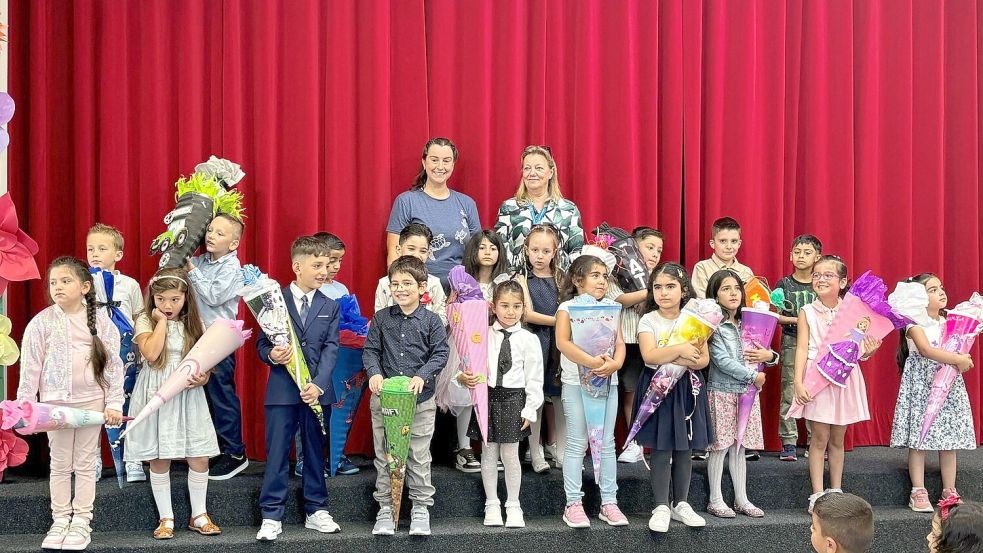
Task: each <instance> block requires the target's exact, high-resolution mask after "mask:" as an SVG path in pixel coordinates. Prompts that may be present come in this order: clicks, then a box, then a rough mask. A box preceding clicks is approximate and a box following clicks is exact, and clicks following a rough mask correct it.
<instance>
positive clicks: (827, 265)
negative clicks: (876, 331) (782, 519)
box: [795, 255, 880, 513]
mask: <svg viewBox="0 0 983 553" xmlns="http://www.w3.org/2000/svg"><path fill="white" fill-rule="evenodd" d="M812 288H813V290H814V291H815V292H816V300H815V301H813V302H812V303H811V304H809V305H807V306H805V307H803V308H802V309H801V310H800V311H799V320H798V342H797V343H796V351H795V401H796V403H798V404H800V405H802V406H803V409H802V417H804V418H805V419H806V420H808V421H811V423H812V442H811V444H810V446H809V479H810V480H811V482H812V492H813V493H812V495H810V496H809V512H810V513H812V506H813V505H814V504H815V503H816V500H817V499H819V498H820V497H822V496H823V495H824V494H825V493H828V492H832V491H842V490H841V486H842V485H843V457H844V451H843V440H844V437H845V436H846V429H847V426H849V425H851V424H853V423H856V422H860V421H865V420H868V419H870V411H869V409H868V407H867V387H866V384H865V383H864V376H863V373H862V372H861V371H860V370H850V371H843V372H847V373H848V374H846V375H845V378H844V379H843V380H842V383H841V384H842V385H839V384H838V385H834V386H827V387H825V388H823V389H822V390H821V391H820V392H818V393H817V394H816V395H815V397H813V396H810V395H809V392H808V391H807V390H806V387H805V384H804V383H803V382H804V376H805V372H806V367H808V366H809V365H810V364H812V363H813V362H814V361H815V359H816V357H817V356H818V354H819V346H820V344H822V342H823V340H824V338H825V337H826V331H827V330H828V329H829V327H830V325H831V324H833V318H834V317H835V316H836V311H837V309H838V308H839V306H840V300H841V299H842V297H843V296H844V295H845V294H846V291H847V267H846V264H845V263H844V262H843V260H842V259H840V258H839V257H836V256H833V255H826V256H823V257H821V258H820V259H819V261H818V262H817V263H816V265H815V267H814V268H813V273H812ZM853 338H854V337H853V336H843V337H842V339H841V340H836V342H837V343H840V342H844V341H845V342H846V343H848V344H856V343H857V342H856V341H854V339H853ZM858 341H859V346H860V349H861V351H860V352H858V353H859V355H858V356H856V357H855V358H854V357H853V355H852V354H851V355H850V356H847V363H852V362H853V360H854V359H856V361H864V360H866V359H867V358H868V357H870V356H871V355H873V353H874V352H875V351H876V350H877V348H878V347H880V340H877V339H875V338H873V337H871V336H866V335H865V336H863V338H861V339H859V340H858ZM828 353H830V352H829V351H827V352H823V354H824V355H825V354H828ZM834 372H835V371H834ZM827 454H828V455H829V488H824V482H823V476H824V464H825V463H824V461H823V458H824V456H825V455H827Z"/></svg>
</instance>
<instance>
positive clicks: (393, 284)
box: [389, 255, 427, 310]
mask: <svg viewBox="0 0 983 553" xmlns="http://www.w3.org/2000/svg"><path fill="white" fill-rule="evenodd" d="M389 291H390V292H391V293H392V297H393V302H394V303H395V304H396V305H398V306H400V307H401V308H403V309H404V310H413V309H416V307H417V306H418V305H419V304H420V298H422V297H423V294H424V293H425V292H426V291H427V266H426V265H424V264H423V261H421V260H420V258H418V257H415V256H412V255H404V256H401V257H397V258H396V261H393V262H392V265H390V266H389Z"/></svg>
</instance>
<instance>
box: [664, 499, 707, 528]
mask: <svg viewBox="0 0 983 553" xmlns="http://www.w3.org/2000/svg"><path fill="white" fill-rule="evenodd" d="M670 511H672V519H673V520H678V521H679V522H682V523H683V524H685V525H686V526H689V527H690V528H699V527H701V526H706V525H707V521H706V519H705V518H703V517H701V516H700V515H698V514H696V511H694V510H693V508H692V507H690V506H689V503H686V502H685V501H680V502H679V503H677V504H676V506H675V507H673V508H672V509H670Z"/></svg>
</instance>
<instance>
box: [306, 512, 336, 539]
mask: <svg viewBox="0 0 983 553" xmlns="http://www.w3.org/2000/svg"><path fill="white" fill-rule="evenodd" d="M304 528H310V529H311V530H317V531H318V532H322V533H324V534H334V533H335V532H341V527H340V526H338V524H337V523H336V522H335V521H334V519H333V518H331V515H330V514H328V512H327V511H325V510H323V509H322V510H320V511H314V513H313V514H310V515H307V519H306V520H305V521H304Z"/></svg>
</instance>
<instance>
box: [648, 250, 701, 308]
mask: <svg viewBox="0 0 983 553" xmlns="http://www.w3.org/2000/svg"><path fill="white" fill-rule="evenodd" d="M692 297H693V284H692V283H690V280H689V273H687V272H686V268H685V267H683V266H682V265H680V264H679V263H673V262H671V261H670V262H665V263H660V264H659V265H658V266H656V267H655V269H652V272H651V273H649V279H648V295H647V297H646V299H645V312H646V313H647V312H649V311H655V310H656V309H660V310H662V309H666V310H672V309H679V308H681V307H682V306H684V305H686V302H688V301H689V300H690V298H692Z"/></svg>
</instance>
